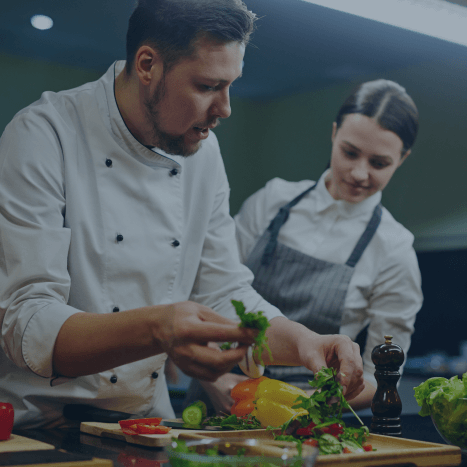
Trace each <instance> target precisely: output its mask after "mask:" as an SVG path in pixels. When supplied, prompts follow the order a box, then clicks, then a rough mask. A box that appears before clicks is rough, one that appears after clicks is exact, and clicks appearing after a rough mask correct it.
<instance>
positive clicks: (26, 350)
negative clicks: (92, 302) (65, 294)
mask: <svg viewBox="0 0 467 467" xmlns="http://www.w3.org/2000/svg"><path fill="white" fill-rule="evenodd" d="M36 306H37V304H36ZM76 313H78V310H76V309H75V308H72V307H70V306H67V305H62V304H59V303H51V304H49V305H44V306H43V307H42V308H41V309H39V310H38V311H36V312H35V313H34V314H33V315H32V316H31V319H30V320H29V321H28V323H27V325H26V328H25V330H24V334H23V339H22V345H21V350H22V355H23V358H24V361H25V363H26V365H27V366H28V367H29V368H30V369H31V370H32V371H33V372H34V373H36V374H37V375H39V376H42V377H44V378H51V377H53V376H56V375H54V372H53V362H52V357H53V350H54V345H55V340H56V338H57V335H58V333H59V331H60V328H61V327H62V326H63V323H64V322H65V321H66V320H67V319H68V318H69V317H70V316H72V315H74V314H76Z"/></svg>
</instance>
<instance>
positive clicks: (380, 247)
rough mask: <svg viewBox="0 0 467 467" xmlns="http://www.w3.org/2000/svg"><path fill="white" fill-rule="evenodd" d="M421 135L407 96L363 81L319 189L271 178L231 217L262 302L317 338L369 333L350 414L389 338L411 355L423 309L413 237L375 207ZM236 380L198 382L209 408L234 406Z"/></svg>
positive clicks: (303, 375)
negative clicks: (376, 349) (359, 386)
mask: <svg viewBox="0 0 467 467" xmlns="http://www.w3.org/2000/svg"><path fill="white" fill-rule="evenodd" d="M417 129H418V111H417V108H416V106H415V104H414V102H413V101H412V99H411V98H410V97H409V95H408V94H407V93H406V91H405V89H404V88H403V87H401V86H400V85H399V84H397V83H395V82H392V81H388V80H383V79H380V80H376V81H370V82H366V83H364V84H362V85H360V86H359V87H358V88H357V89H356V90H355V91H354V92H353V93H352V94H351V95H350V96H349V97H348V98H347V100H346V101H345V102H344V104H343V106H342V107H341V108H340V110H339V112H338V114H337V117H336V121H335V122H334V123H333V126H332V137H331V140H332V152H331V162H330V168H329V169H328V170H326V171H325V172H324V173H323V174H322V176H321V177H320V178H319V180H318V181H317V182H314V181H310V180H303V181H300V182H287V181H285V180H282V179H279V178H275V179H273V180H271V181H269V182H268V183H267V184H266V186H265V187H264V188H262V189H261V190H259V191H258V192H256V193H255V194H253V195H252V196H250V198H248V199H247V200H246V201H245V203H244V204H243V206H242V208H241V210H240V211H239V213H238V214H237V216H236V217H235V222H236V225H237V241H238V247H239V252H240V256H241V259H242V262H243V263H245V264H246V265H247V266H248V267H249V268H250V269H251V270H252V271H253V273H254V275H255V279H254V282H253V287H254V288H255V289H256V290H257V291H258V292H259V293H260V294H261V295H262V296H263V297H264V298H265V299H266V300H267V301H268V302H270V303H272V304H273V305H275V306H277V307H278V308H279V309H280V310H281V311H282V312H283V313H284V314H285V315H286V316H287V317H288V318H290V319H293V320H295V321H298V322H300V323H302V324H304V325H305V326H307V327H308V328H310V329H311V330H313V331H316V332H317V333H320V334H337V333H341V334H346V335H348V336H349V337H350V338H351V339H355V338H356V337H357V335H358V333H359V332H360V331H361V330H362V329H363V328H364V327H365V326H367V325H368V333H367V340H366V345H365V347H364V351H363V362H364V379H365V386H366V387H365V390H364V391H363V393H362V394H360V395H359V396H358V397H357V398H356V399H354V400H353V401H352V406H353V407H354V408H355V409H360V408H365V407H369V406H370V404H371V401H372V398H373V395H374V393H375V390H376V380H375V377H374V365H373V363H372V361H371V351H372V350H373V348H374V347H375V346H376V345H379V344H382V343H384V335H388V334H389V335H392V336H393V342H394V343H396V344H399V345H400V346H401V347H402V349H403V350H404V352H405V353H406V354H407V351H408V349H409V346H410V340H411V335H412V333H413V331H414V321H415V315H416V314H417V312H418V310H419V309H420V307H421V305H422V299H423V298H422V292H421V278H420V271H419V268H418V263H417V258H416V255H415V251H414V249H413V247H412V243H413V235H412V234H411V233H410V232H409V231H408V230H407V229H405V228H404V227H403V226H402V225H401V224H399V223H398V222H397V221H396V220H395V219H394V218H393V217H392V216H391V214H390V213H389V212H388V211H387V209H385V208H384V207H382V205H381V192H382V191H383V189H384V188H385V187H386V185H387V184H388V183H389V181H390V180H391V177H392V176H393V175H394V173H395V171H396V170H397V169H398V168H399V167H400V166H401V165H402V163H403V162H404V161H405V160H406V159H407V157H408V155H409V154H410V151H411V147H412V145H413V143H414V141H415V137H416V134H417ZM267 370H269V373H268V372H266V375H267V376H269V377H271V378H275V379H282V380H285V381H287V382H291V383H292V384H297V385H299V382H300V381H305V383H306V382H307V381H308V380H309V379H312V376H311V374H310V372H309V370H307V369H306V368H303V367H274V366H269V367H268V368H267ZM241 378H242V376H240V375H232V374H230V375H224V376H223V377H221V378H220V379H219V380H218V381H217V382H216V383H203V387H204V389H206V390H207V392H208V394H209V395H210V398H211V401H212V402H214V407H216V408H217V409H218V410H219V409H222V408H223V409H224V410H225V407H226V406H229V405H230V404H231V403H232V402H233V401H232V400H231V399H230V397H229V385H230V386H232V385H233V384H234V383H236V382H238V381H239V379H241ZM305 386H307V387H308V388H309V386H308V385H307V383H306V384H305ZM302 387H303V386H302ZM222 394H223V395H224V396H223V397H224V400H223V401H222V402H223V404H222V403H221V402H220V401H221V399H222V396H221V395H222Z"/></svg>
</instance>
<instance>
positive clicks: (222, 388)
mask: <svg viewBox="0 0 467 467" xmlns="http://www.w3.org/2000/svg"><path fill="white" fill-rule="evenodd" d="M247 379H248V376H245V375H237V374H234V373H227V374H225V375H222V376H221V377H219V379H218V380H217V381H215V382H214V383H211V382H207V381H200V384H201V386H203V388H204V390H205V391H206V392H207V394H208V396H209V398H210V399H211V402H212V405H213V406H214V409H215V410H216V413H217V414H218V415H225V414H227V415H230V409H231V408H232V405H233V403H234V400H233V399H232V398H231V397H230V391H232V389H233V388H234V387H235V386H236V385H237V384H238V383H240V382H242V381H245V380H247Z"/></svg>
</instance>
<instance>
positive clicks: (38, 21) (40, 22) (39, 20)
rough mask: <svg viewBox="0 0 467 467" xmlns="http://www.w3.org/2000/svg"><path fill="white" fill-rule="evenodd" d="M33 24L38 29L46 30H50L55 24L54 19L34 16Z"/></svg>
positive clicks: (32, 18)
mask: <svg viewBox="0 0 467 467" xmlns="http://www.w3.org/2000/svg"><path fill="white" fill-rule="evenodd" d="M31 24H32V25H33V26H34V27H35V28H36V29H41V30H44V29H50V28H51V27H52V26H53V25H54V22H53V20H52V18H49V17H48V16H44V15H34V16H32V17H31Z"/></svg>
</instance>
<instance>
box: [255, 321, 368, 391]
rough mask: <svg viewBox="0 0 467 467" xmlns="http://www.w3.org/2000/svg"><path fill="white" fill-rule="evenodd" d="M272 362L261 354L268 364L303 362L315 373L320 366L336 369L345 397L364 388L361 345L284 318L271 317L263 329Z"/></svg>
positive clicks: (301, 363) (338, 335) (296, 363)
mask: <svg viewBox="0 0 467 467" xmlns="http://www.w3.org/2000/svg"><path fill="white" fill-rule="evenodd" d="M266 334H267V336H268V339H269V347H270V348H271V350H272V353H273V361H272V362H268V356H267V355H264V354H263V358H264V360H265V361H266V362H267V363H273V364H275V365H303V366H306V367H307V368H309V369H310V370H311V371H313V372H314V373H316V372H317V371H319V370H320V369H321V368H322V367H323V366H324V367H328V368H329V367H333V368H335V369H336V370H337V372H338V373H337V377H338V379H339V381H340V382H341V384H342V386H343V387H344V395H345V398H346V399H347V400H351V399H354V398H355V397H357V396H358V395H359V394H360V393H361V392H362V391H363V389H364V387H365V383H364V381H363V363H362V358H361V357H360V347H359V346H358V344H356V343H355V342H352V341H351V340H350V338H349V337H347V336H344V335H340V334H332V335H320V334H316V333H315V332H312V331H310V330H309V329H308V328H306V327H305V326H303V325H301V324H299V323H295V322H294V321H291V320H289V319H287V318H285V317H282V316H278V317H276V318H273V319H272V320H271V327H270V328H269V329H268V331H267V332H266Z"/></svg>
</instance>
